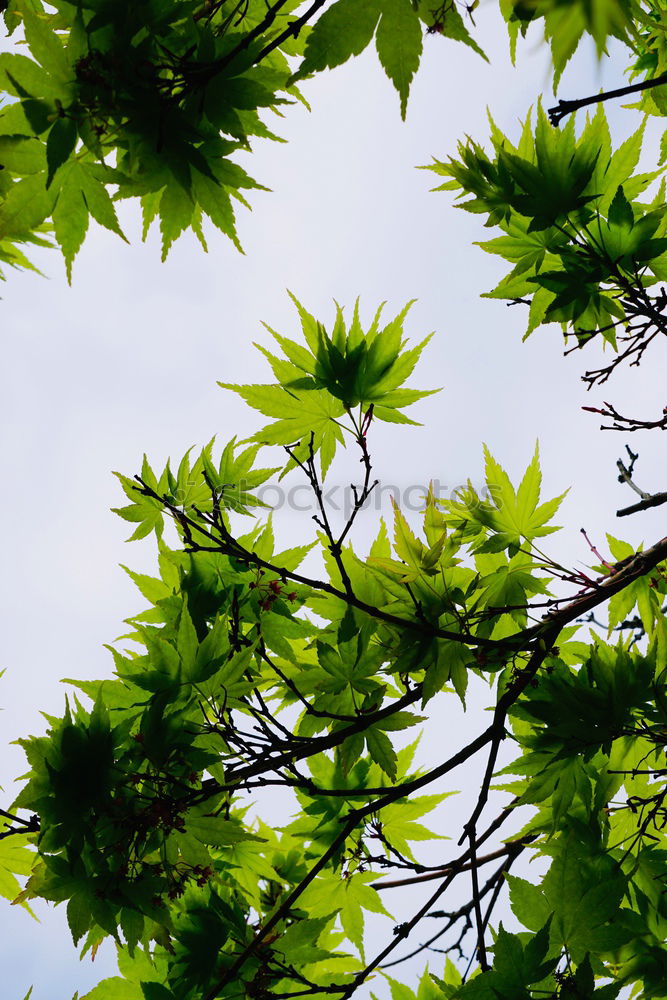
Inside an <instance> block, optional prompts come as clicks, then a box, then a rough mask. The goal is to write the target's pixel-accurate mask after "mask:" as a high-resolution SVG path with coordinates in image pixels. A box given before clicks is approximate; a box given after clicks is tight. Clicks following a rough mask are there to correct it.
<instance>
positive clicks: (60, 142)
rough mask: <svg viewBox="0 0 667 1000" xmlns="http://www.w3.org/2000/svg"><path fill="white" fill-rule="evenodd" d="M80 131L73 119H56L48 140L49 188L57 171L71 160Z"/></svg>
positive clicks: (47, 183) (47, 182) (47, 180)
mask: <svg viewBox="0 0 667 1000" xmlns="http://www.w3.org/2000/svg"><path fill="white" fill-rule="evenodd" d="M78 135H79V133H78V129H77V126H76V122H75V121H74V119H73V118H66V117H61V118H56V120H55V121H54V123H53V125H52V126H51V129H50V131H49V134H48V136H47V138H46V162H47V165H48V175H47V178H46V186H47V188H48V187H49V186H50V185H51V182H52V181H53V178H54V175H55V173H56V170H58V168H59V167H62V165H63V163H66V162H67V160H68V159H69V158H70V156H71V155H72V153H73V152H74V149H75V147H76V140H77V138H78Z"/></svg>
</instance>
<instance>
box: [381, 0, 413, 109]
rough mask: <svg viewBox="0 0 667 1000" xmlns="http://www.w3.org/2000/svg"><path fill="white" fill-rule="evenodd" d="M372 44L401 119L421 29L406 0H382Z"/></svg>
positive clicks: (410, 5)
mask: <svg viewBox="0 0 667 1000" xmlns="http://www.w3.org/2000/svg"><path fill="white" fill-rule="evenodd" d="M375 44H376V47H377V51H378V56H379V57H380V62H381V63H382V67H383V69H384V71H385V73H386V74H387V76H388V77H389V79H390V80H391V82H392V83H393V84H394V86H395V87H396V90H397V91H398V93H399V95H400V98H401V118H403V119H405V113H406V110H407V105H408V95H409V93H410V84H411V83H412V78H413V77H414V75H415V73H416V72H417V69H418V67H419V60H420V58H421V52H422V29H421V23H420V20H419V16H418V14H417V12H416V10H415V8H414V6H413V4H412V3H411V2H410V0H384V3H383V4H382V17H381V18H380V23H379V25H378V29H377V35H376V38H375Z"/></svg>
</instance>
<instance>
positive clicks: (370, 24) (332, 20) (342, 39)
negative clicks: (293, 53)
mask: <svg viewBox="0 0 667 1000" xmlns="http://www.w3.org/2000/svg"><path fill="white" fill-rule="evenodd" d="M380 11H381V6H380V0H336V2H335V3H333V4H331V6H330V7H327V9H326V10H325V11H324V13H323V14H322V16H321V17H320V18H318V20H317V21H316V23H315V25H314V26H313V28H312V30H311V32H310V34H309V35H308V40H307V42H306V48H305V52H304V58H303V62H302V63H301V66H300V67H299V70H298V72H297V73H296V74H295V75H294V77H293V78H292V81H293V82H296V81H297V80H300V79H302V78H303V77H304V76H308V75H309V74H310V73H315V72H318V71H319V70H323V69H332V68H333V67H334V66H340V65H341V63H344V62H347V60H348V59H349V58H350V56H357V55H359V53H360V52H362V51H363V50H364V49H365V48H366V46H367V45H369V44H370V42H371V39H372V38H373V35H374V33H375V28H376V25H377V23H378V20H379V17H380Z"/></svg>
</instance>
